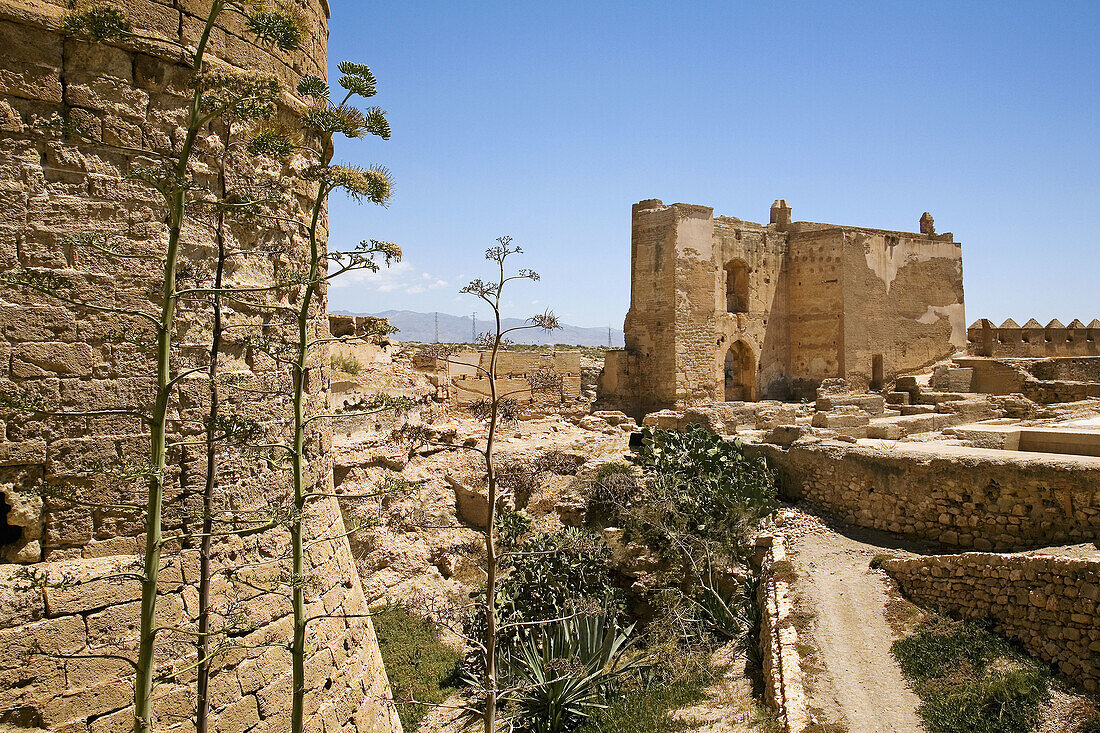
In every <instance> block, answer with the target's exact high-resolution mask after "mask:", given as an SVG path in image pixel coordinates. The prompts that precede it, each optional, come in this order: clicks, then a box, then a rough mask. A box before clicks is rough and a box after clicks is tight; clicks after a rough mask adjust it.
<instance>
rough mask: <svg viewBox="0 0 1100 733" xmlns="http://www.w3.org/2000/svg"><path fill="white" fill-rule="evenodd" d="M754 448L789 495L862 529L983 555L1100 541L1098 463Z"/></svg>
mask: <svg viewBox="0 0 1100 733" xmlns="http://www.w3.org/2000/svg"><path fill="white" fill-rule="evenodd" d="M887 445H890V446H892V447H886V446H887ZM748 450H749V451H750V452H754V453H762V454H763V455H765V456H767V457H768V459H769V460H770V461H771V463H772V465H773V466H775V467H776V468H777V469H778V470H779V476H780V488H781V491H782V493H783V494H784V495H785V496H786V497H787V498H789V499H794V500H807V501H809V502H810V503H811V504H814V505H816V506H818V507H820V508H822V509H824V510H825V511H827V512H829V513H831V514H834V515H836V516H838V517H840V518H841V519H843V520H844V521H846V522H848V523H849V524H854V525H857V526H860V527H869V528H872V529H880V530H885V531H888V532H894V533H897V534H903V535H909V536H912V537H916V538H918V539H923V540H931V541H935V542H938V543H940V544H943V545H948V546H952V547H964V548H973V549H977V550H993V549H997V550H1020V549H1028V548H1032V547H1040V546H1045V545H1057V544H1065V543H1068V542H1081V541H1094V540H1096V539H1098V538H1100V459H1097V458H1092V457H1084V456H1074V457H1069V456H1061V455H1053V454H1052V455H1049V456H1047V455H1042V454H1034V453H1014V452H1011V451H995V450H982V449H974V448H970V449H960V448H958V447H954V446H935V447H927V446H920V445H914V446H908V445H905V444H900V443H898V444H882V445H875V446H871V445H852V444H844V443H837V442H833V441H820V442H805V443H803V442H799V443H795V444H794V445H793V446H791V447H790V448H789V449H786V450H784V449H783V448H781V447H779V446H776V445H770V444H758V445H750V446H748Z"/></svg>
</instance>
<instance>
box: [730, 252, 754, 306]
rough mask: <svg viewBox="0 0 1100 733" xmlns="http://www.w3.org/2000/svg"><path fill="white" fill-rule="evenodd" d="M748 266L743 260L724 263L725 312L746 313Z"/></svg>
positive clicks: (747, 304)
mask: <svg viewBox="0 0 1100 733" xmlns="http://www.w3.org/2000/svg"><path fill="white" fill-rule="evenodd" d="M748 310H749V268H748V265H746V264H745V263H744V262H742V261H740V260H734V261H733V262H730V263H729V264H727V265H726V312H728V313H748Z"/></svg>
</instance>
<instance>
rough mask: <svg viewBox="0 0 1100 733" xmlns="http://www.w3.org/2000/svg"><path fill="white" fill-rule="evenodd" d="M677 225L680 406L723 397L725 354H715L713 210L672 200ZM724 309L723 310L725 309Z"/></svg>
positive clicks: (675, 296) (716, 299) (673, 295)
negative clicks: (676, 202) (721, 384)
mask: <svg viewBox="0 0 1100 733" xmlns="http://www.w3.org/2000/svg"><path fill="white" fill-rule="evenodd" d="M673 209H675V211H676V213H677V219H678V222H677V227H676V262H675V267H676V288H675V290H674V291H673V292H672V293H671V294H666V297H669V296H671V298H672V300H673V302H674V303H675V305H676V314H675V322H674V323H673V328H674V332H675V335H676V347H675V352H674V353H675V359H676V364H675V369H676V394H675V397H676V402H677V404H696V403H700V402H714V401H716V400H721V399H723V397H722V394H721V390H720V387H719V385H720V381H719V379H718V377H719V376H720V375H721V373H722V371H721V363H722V360H721V357H720V356H718V355H717V352H718V351H719V349H717V348H716V341H717V338H716V333H717V321H718V302H719V299H720V298H722V299H723V300H724V294H720V293H718V292H717V290H718V289H717V287H716V285H717V283H718V282H719V281H720V278H719V277H718V274H719V268H720V265H719V264H718V263H716V262H715V259H716V257H715V249H714V238H713V229H714V209H712V208H711V207H709V206H693V205H691V204H674V205H673ZM722 310H724V308H723V309H722Z"/></svg>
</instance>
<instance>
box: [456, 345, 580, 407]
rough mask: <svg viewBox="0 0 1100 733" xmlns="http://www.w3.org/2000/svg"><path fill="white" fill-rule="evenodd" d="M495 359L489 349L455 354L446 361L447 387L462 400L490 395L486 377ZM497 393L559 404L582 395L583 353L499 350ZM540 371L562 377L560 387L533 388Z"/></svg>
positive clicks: (525, 400) (458, 399)
mask: <svg viewBox="0 0 1100 733" xmlns="http://www.w3.org/2000/svg"><path fill="white" fill-rule="evenodd" d="M491 358H492V352H490V351H480V352H474V351H468V352H463V353H459V354H454V355H453V356H451V357H450V360H449V361H448V362H446V371H447V379H448V387H449V390H450V393H451V396H452V397H453V398H454V399H455V400H456V401H457V402H459V403H463V402H470V401H472V400H477V399H481V398H483V397H487V396H488V395H489V394H491V387H490V384H489V379H488V378H487V377H486V376H485V375H486V372H487V371H488V370H489V363H490V360H491ZM496 372H497V380H496V382H497V395H498V396H501V397H508V398H510V399H513V400H517V401H520V402H550V403H558V402H565V401H567V400H576V399H579V398H580V396H581V354H580V352H579V351H552V352H545V351H500V352H498V353H497V365H496ZM540 372H547V373H550V374H552V375H554V376H558V377H561V389H560V390H552V391H550V390H547V391H541V392H538V391H532V389H531V381H530V379H531V378H536V380H537V378H538V374H539V373H540Z"/></svg>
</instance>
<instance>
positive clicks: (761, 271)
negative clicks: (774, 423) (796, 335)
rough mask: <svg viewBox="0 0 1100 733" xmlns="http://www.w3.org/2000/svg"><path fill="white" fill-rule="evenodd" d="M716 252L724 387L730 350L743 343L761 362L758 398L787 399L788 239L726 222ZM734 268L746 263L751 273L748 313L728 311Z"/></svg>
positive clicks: (719, 223) (720, 223) (717, 225)
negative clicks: (729, 269)
mask: <svg viewBox="0 0 1100 733" xmlns="http://www.w3.org/2000/svg"><path fill="white" fill-rule="evenodd" d="M714 248H715V253H716V254H717V255H718V258H717V261H716V263H715V264H716V265H717V272H718V275H719V277H718V282H717V288H716V290H717V296H718V298H717V304H716V307H717V310H718V324H717V328H718V336H719V340H718V341H719V342H718V347H719V348H718V349H717V356H718V361H719V364H718V376H717V380H718V382H719V385H721V384H722V382H723V381H724V374H723V364H722V362H723V361H724V359H725V350H727V349H728V348H729V347H730V346H731V345H732V344H733V343H734V342H736V341H738V340H741V341H745V342H746V343H747V344H748V345H749V346H750V348H751V349H752V353H753V354H754V355H755V356H756V367H757V373H756V379H755V382H756V384H755V386H756V398H757V399H782V398H784V397H786V396H787V391H788V385H787V384H786V382H787V374H788V372H789V370H790V348H789V347H790V339H789V338H788V333H789V327H788V323H787V313H788V310H789V305H788V277H787V240H786V236H785V235H783V234H782V233H779V232H775V231H771V230H769V229H768V228H766V227H763V226H760V225H759V224H754V223H753V222H747V221H742V220H741V219H737V218H735V217H729V216H723V217H717V218H715V220H714ZM731 262H741V263H744V265H745V267H746V268H747V270H748V303H747V308H746V310H745V312H743V313H730V312H729V311H728V310H727V303H726V298H725V293H726V291H727V287H728V280H727V278H728V275H727V274H726V271H727V265H728V264H729V263H731ZM727 399H728V397H727Z"/></svg>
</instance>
